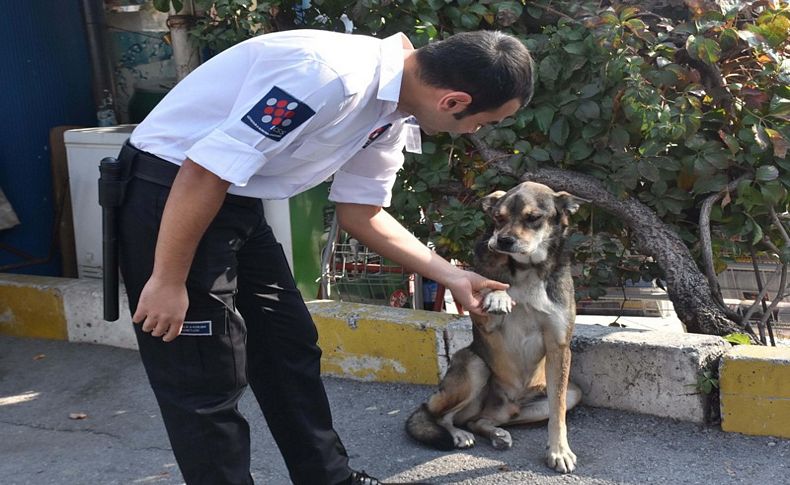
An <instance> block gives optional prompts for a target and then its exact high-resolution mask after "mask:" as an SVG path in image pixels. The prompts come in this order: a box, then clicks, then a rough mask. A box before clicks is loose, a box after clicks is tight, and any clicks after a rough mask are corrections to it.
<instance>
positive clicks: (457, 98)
mask: <svg viewBox="0 0 790 485" xmlns="http://www.w3.org/2000/svg"><path fill="white" fill-rule="evenodd" d="M471 103H472V96H471V95H469V94H468V93H465V92H463V91H450V92H449V93H446V94H445V95H444V96H442V97H441V98H440V99H439V109H440V110H442V111H447V112H449V113H450V114H455V113H460V112H461V111H463V110H465V109H466V108H467V107H468V106H469V105H470V104H471Z"/></svg>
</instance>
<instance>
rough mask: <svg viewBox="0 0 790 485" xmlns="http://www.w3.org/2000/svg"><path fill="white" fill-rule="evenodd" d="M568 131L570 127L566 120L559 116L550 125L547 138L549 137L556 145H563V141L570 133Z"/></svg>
mask: <svg viewBox="0 0 790 485" xmlns="http://www.w3.org/2000/svg"><path fill="white" fill-rule="evenodd" d="M570 131H571V129H570V126H569V125H568V120H567V119H565V118H559V119H558V120H556V121H554V123H552V125H551V129H550V130H549V139H551V141H553V142H554V143H556V144H557V145H560V146H562V145H565V142H566V141H568V135H569V134H570Z"/></svg>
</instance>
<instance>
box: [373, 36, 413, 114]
mask: <svg viewBox="0 0 790 485" xmlns="http://www.w3.org/2000/svg"><path fill="white" fill-rule="evenodd" d="M413 48H414V46H412V44H411V42H409V39H408V37H406V36H405V35H403V34H402V33H400V32H399V33H397V34H395V35H391V36H389V37H387V38H386V39H384V40H382V41H381V71H380V75H379V91H378V96H377V97H378V99H380V100H382V101H390V102H393V103H396V104H397V103H398V99H399V98H400V85H401V81H402V80H403V49H413Z"/></svg>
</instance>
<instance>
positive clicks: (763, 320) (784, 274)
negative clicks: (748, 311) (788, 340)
mask: <svg viewBox="0 0 790 485" xmlns="http://www.w3.org/2000/svg"><path fill="white" fill-rule="evenodd" d="M786 286H787V264H783V265H782V277H781V279H780V280H779V288H785V287H786ZM780 301H782V292H781V291H779V292H777V294H776V297H775V298H774V300H773V301H772V302H771V306H769V307H768V311H766V312H765V313H763V317H762V318H761V319H760V323H761V324H762V325H766V323H767V322H768V319H769V318H771V315H773V311H774V310H775V309H776V307H777V306H779V302H780ZM769 328H770V327H769ZM771 345H776V342H775V341H774V334H773V332H771Z"/></svg>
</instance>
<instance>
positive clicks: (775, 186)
mask: <svg viewBox="0 0 790 485" xmlns="http://www.w3.org/2000/svg"><path fill="white" fill-rule="evenodd" d="M760 193H761V194H763V198H764V199H765V200H766V201H768V202H770V203H771V204H780V203H781V202H782V201H784V200H785V198H786V197H787V190H785V188H784V187H783V186H782V184H781V182H779V181H778V180H774V181H772V182H768V183H766V184H763V185H762V186H761V187H760Z"/></svg>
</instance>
